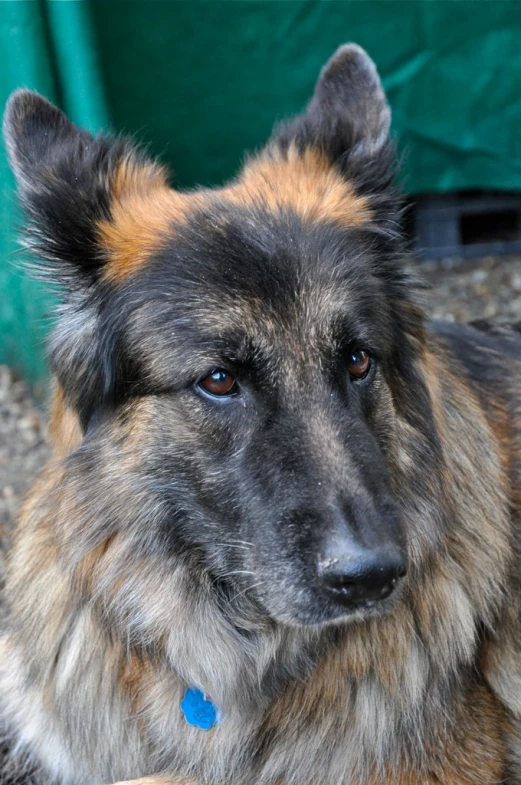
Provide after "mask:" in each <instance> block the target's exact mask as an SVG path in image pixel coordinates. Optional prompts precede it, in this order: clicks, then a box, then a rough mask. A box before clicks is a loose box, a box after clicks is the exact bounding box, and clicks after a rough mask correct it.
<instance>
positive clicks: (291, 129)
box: [275, 44, 394, 190]
mask: <svg viewBox="0 0 521 785" xmlns="http://www.w3.org/2000/svg"><path fill="white" fill-rule="evenodd" d="M390 124H391V111H390V108H389V104H388V103H387V99H386V96H385V93H384V90H383V87H382V84H381V82H380V78H379V76H378V72H377V70H376V66H375V64H374V63H373V61H372V60H371V58H370V57H369V55H368V54H367V53H366V52H365V51H364V50H363V49H361V48H360V47H359V46H357V45H356V44H345V45H344V46H341V47H340V48H339V49H338V50H337V51H336V52H335V54H334V55H333V56H332V57H331V59H330V60H329V61H328V62H327V63H326V65H325V66H324V68H323V69H322V72H321V74H320V77H319V79H318V82H317V85H316V87H315V92H314V95H313V97H312V99H311V101H310V102H309V104H308V107H307V109H306V111H305V112H304V114H302V115H301V116H299V117H297V118H295V119H294V120H292V121H290V122H289V123H286V124H284V125H282V126H281V128H279V129H278V132H277V133H276V135H275V142H276V143H278V144H279V145H280V146H281V147H282V148H286V147H287V146H289V145H290V144H292V143H293V144H296V145H297V147H298V148H299V149H304V148H306V147H314V148H316V149H319V150H320V151H322V152H323V153H325V154H326V155H327V156H328V157H329V159H330V160H331V161H332V162H335V163H337V164H338V165H339V166H340V167H341V168H343V169H344V170H345V172H346V174H349V175H350V176H354V177H356V178H357V179H358V181H359V185H360V186H361V187H362V188H363V186H364V185H366V184H367V186H368V187H369V188H371V189H372V190H373V189H374V188H375V186H378V185H384V183H382V182H375V178H376V180H377V181H381V180H382V177H383V179H384V180H387V179H388V177H389V174H390V172H388V170H389V169H390V165H391V162H392V158H393V152H394V151H393V147H392V145H390V144H389V129H390ZM384 173H387V174H384Z"/></svg>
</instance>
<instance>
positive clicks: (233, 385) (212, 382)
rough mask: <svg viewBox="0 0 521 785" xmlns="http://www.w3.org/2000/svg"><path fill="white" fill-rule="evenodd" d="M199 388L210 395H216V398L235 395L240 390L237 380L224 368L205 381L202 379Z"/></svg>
mask: <svg viewBox="0 0 521 785" xmlns="http://www.w3.org/2000/svg"><path fill="white" fill-rule="evenodd" d="M197 387H199V388H200V389H201V390H203V392H205V393H207V394H208V395H214V396H215V397H216V398H225V397H227V396H229V395H235V394H236V393H237V391H238V389H239V386H238V384H237V382H236V380H235V378H234V377H233V376H232V375H231V373H228V371H225V370H224V369H223V368H216V369H215V370H214V371H212V372H211V373H209V374H208V375H207V376H205V377H204V378H203V379H200V380H199V381H198V382H197Z"/></svg>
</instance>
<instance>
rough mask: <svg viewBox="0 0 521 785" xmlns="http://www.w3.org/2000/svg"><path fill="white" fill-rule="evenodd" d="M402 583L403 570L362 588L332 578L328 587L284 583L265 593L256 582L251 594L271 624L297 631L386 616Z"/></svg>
mask: <svg viewBox="0 0 521 785" xmlns="http://www.w3.org/2000/svg"><path fill="white" fill-rule="evenodd" d="M405 580H406V569H405V568H403V567H402V568H400V570H398V571H396V574H392V575H391V574H383V573H382V575H381V577H380V576H379V577H378V579H377V580H375V581H372V582H370V581H369V580H367V581H366V582H364V583H363V584H360V583H359V582H353V581H352V580H345V579H343V578H339V577H335V579H334V580H331V581H329V582H328V583H327V586H324V584H323V582H320V581H318V580H317V581H310V582H307V583H306V584H304V585H301V584H299V583H298V582H295V583H293V584H292V585H289V584H288V582H287V581H284V582H283V583H282V585H279V587H278V589H277V588H276V586H275V583H274V582H272V583H271V588H270V589H268V590H267V589H266V582H259V584H258V586H257V587H256V588H255V589H254V590H253V591H255V594H256V596H257V598H258V600H259V602H260V604H261V606H262V607H263V608H264V609H265V611H266V612H267V613H268V615H269V616H270V617H271V618H272V619H273V620H274V621H277V622H279V623H281V624H284V625H289V626H298V627H301V626H322V625H328V624H343V623H351V622H354V621H362V620H365V619H367V618H370V617H375V616H384V615H387V614H388V613H389V612H390V611H391V610H392V609H393V608H394V607H395V606H396V604H397V603H398V601H399V598H400V596H401V595H402V592H403V587H404V584H405Z"/></svg>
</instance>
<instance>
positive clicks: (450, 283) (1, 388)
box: [0, 257, 521, 530]
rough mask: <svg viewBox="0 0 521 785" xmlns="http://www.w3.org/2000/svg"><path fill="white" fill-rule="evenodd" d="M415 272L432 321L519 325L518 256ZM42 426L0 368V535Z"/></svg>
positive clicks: (33, 464) (35, 457)
mask: <svg viewBox="0 0 521 785" xmlns="http://www.w3.org/2000/svg"><path fill="white" fill-rule="evenodd" d="M415 272H417V273H419V274H420V276H421V277H423V279H424V280H425V281H426V283H427V284H428V285H429V286H430V289H428V290H427V291H426V292H425V293H424V296H425V298H426V305H427V311H428V313H429V315H430V316H431V318H433V319H448V320H450V321H461V322H465V321H469V320H471V319H477V318H480V317H486V318H488V319H499V320H501V321H519V320H521V257H511V258H505V257H503V258H501V259H494V258H486V259H480V260H479V261H474V262H460V263H453V264H451V265H447V264H445V265H443V264H429V265H421V266H418V267H417V268H415ZM45 422H46V418H45V413H44V412H43V411H42V410H40V409H38V408H37V407H36V406H35V405H34V403H33V402H32V400H31V398H30V395H29V392H28V389H27V385H26V384H25V383H24V382H21V381H18V380H16V379H13V377H12V374H11V373H10V371H9V369H7V368H6V367H5V366H0V527H1V528H4V529H6V530H9V529H10V528H11V526H12V522H13V518H14V515H15V513H16V510H17V508H18V505H19V503H20V500H21V498H22V497H23V494H24V493H25V491H26V490H27V488H28V486H29V485H30V483H31V481H32V479H33V478H34V476H35V474H36V472H37V471H38V469H39V468H40V467H41V465H42V464H43V462H44V461H45V458H46V456H47V454H48V448H47V442H46V427H45ZM0 530H1V529H0Z"/></svg>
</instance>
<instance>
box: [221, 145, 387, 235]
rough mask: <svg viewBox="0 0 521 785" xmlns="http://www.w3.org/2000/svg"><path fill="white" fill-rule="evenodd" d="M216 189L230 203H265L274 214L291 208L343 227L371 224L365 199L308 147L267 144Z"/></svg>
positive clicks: (305, 216)
mask: <svg viewBox="0 0 521 785" xmlns="http://www.w3.org/2000/svg"><path fill="white" fill-rule="evenodd" d="M217 193H218V194H219V193H220V194H221V195H222V196H223V197H225V198H226V199H229V200H230V201H231V202H233V203H235V204H238V205H240V206H241V207H248V206H252V205H256V206H257V207H258V206H264V207H266V208H267V209H269V210H271V211H272V212H274V213H277V211H278V210H288V209H290V210H293V211H294V212H295V213H296V214H297V215H298V216H299V217H300V218H302V219H303V220H304V221H310V222H313V221H332V222H333V223H338V224H341V225H342V224H343V225H346V226H360V225H362V224H366V223H369V222H370V220H371V217H372V214H371V209H370V206H369V203H368V200H367V199H366V198H365V197H363V196H360V195H358V194H357V193H356V191H355V189H354V188H353V186H352V185H351V184H350V183H349V182H347V181H346V180H345V179H344V178H343V177H342V176H341V174H340V172H338V171H337V170H336V169H335V168H333V167H332V166H331V163H330V161H328V159H327V157H326V156H325V155H324V154H323V153H320V151H318V150H316V149H314V148H312V147H308V148H306V149H305V150H304V151H303V152H300V151H299V150H298V149H297V147H296V146H295V145H294V144H292V145H290V147H289V149H288V150H287V152H285V153H282V152H281V151H280V149H278V148H273V149H268V151H267V152H265V153H264V154H262V155H261V156H259V157H258V158H254V159H253V160H251V161H250V162H249V163H248V164H247V166H246V167H245V169H244V171H243V173H242V174H241V176H240V177H239V179H238V180H237V182H236V183H234V184H232V185H231V186H230V187H228V188H224V189H222V190H221V191H220V192H219V191H218V192H217Z"/></svg>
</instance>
